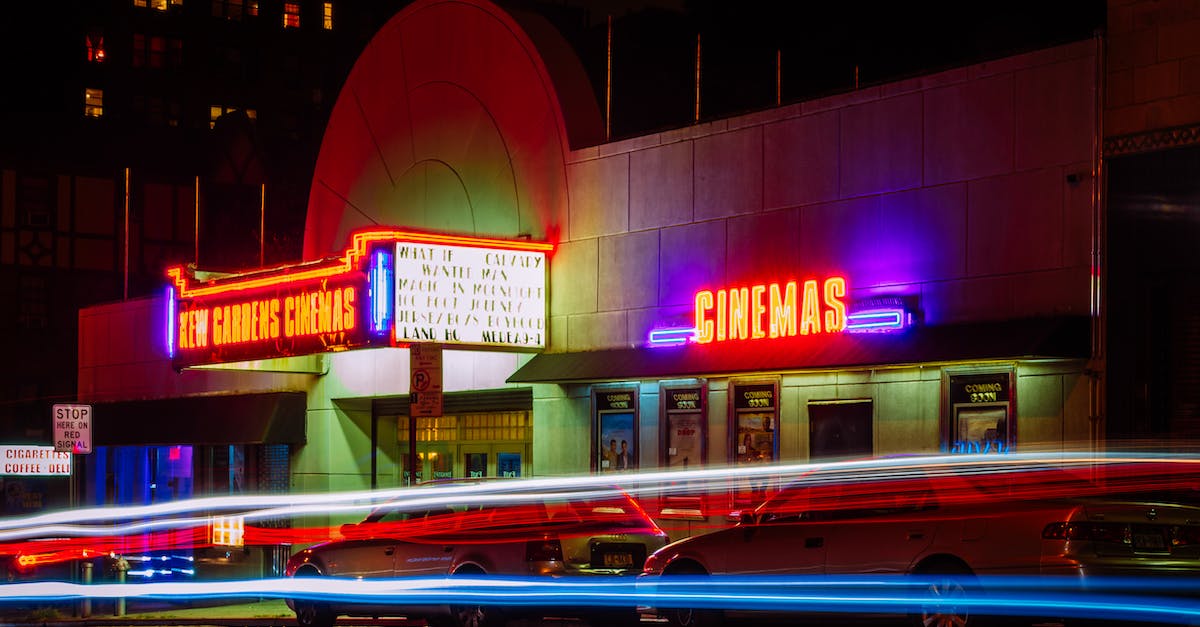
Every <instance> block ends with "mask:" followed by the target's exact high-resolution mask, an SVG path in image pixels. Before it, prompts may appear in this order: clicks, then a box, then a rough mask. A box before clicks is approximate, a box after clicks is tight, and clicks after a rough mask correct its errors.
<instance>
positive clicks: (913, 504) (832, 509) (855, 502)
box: [756, 473, 937, 524]
mask: <svg viewBox="0 0 1200 627" xmlns="http://www.w3.org/2000/svg"><path fill="white" fill-rule="evenodd" d="M936 507H937V498H936V496H935V493H934V490H933V487H932V485H931V483H930V481H929V479H928V478H927V477H925V476H924V475H922V474H920V473H910V474H909V476H907V477H901V478H887V479H882V480H863V479H861V478H850V477H844V476H843V477H839V476H809V477H806V478H804V479H802V480H801V481H798V482H795V483H793V484H791V485H788V486H786V487H785V488H784V489H782V490H780V491H779V492H778V493H776V494H775V496H774V497H772V498H771V499H769V500H768V501H767V502H766V503H764V504H763V505H762V506H760V507H759V509H758V511H757V512H756V514H757V516H756V520H757V521H758V522H759V523H764V524H772V523H788V522H806V521H827V520H846V519H852V518H864V517H873V516H891V515H899V514H906V513H913V512H919V511H924V510H930V509H934V508H936Z"/></svg>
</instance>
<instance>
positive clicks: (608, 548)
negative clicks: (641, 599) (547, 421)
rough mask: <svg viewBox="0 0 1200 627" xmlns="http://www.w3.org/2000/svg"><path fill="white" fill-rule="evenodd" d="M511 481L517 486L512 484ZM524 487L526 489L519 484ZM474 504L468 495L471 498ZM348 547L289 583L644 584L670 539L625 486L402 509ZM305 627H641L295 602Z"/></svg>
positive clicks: (457, 609)
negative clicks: (473, 580)
mask: <svg viewBox="0 0 1200 627" xmlns="http://www.w3.org/2000/svg"><path fill="white" fill-rule="evenodd" d="M506 483H507V482H506ZM514 483H516V482H514ZM464 499H465V497H464ZM341 533H342V536H343V539H339V540H335V541H331V542H326V543H324V544H318V545H315V546H312V547H309V548H307V549H304V550H302V551H300V552H298V553H296V554H295V555H293V556H292V558H291V559H290V560H289V561H288V565H287V569H286V575H287V576H289V577H340V578H351V579H375V578H391V577H418V576H425V577H429V576H448V575H451V576H452V575H468V576H481V575H507V576H539V577H547V578H551V577H585V576H594V575H607V576H619V575H628V576H635V575H637V574H638V573H640V572H641V570H642V565H643V562H644V561H645V559H646V556H647V555H648V554H649V553H652V552H653V551H655V550H657V549H659V548H661V547H663V546H664V545H666V543H667V536H666V534H665V533H663V532H662V530H660V529H659V528H658V526H657V525H656V524H655V523H654V521H652V520H651V519H650V518H649V517H648V516H647V515H646V513H645V512H644V511H643V510H642V508H641V507H639V506H638V504H637V503H636V502H635V501H634V500H633V499H631V498H630V497H629V496H628V495H627V494H625V493H624V492H622V491H620V490H618V489H616V488H608V489H601V490H596V489H594V488H593V489H591V491H590V492H589V493H586V494H579V493H563V494H562V495H556V494H555V493H550V494H547V493H545V492H540V493H539V494H538V495H537V498H536V499H535V500H528V499H527V500H525V501H522V502H519V503H508V504H497V503H495V502H492V503H487V502H484V503H483V504H472V505H455V506H450V507H446V506H439V507H437V508H433V509H428V510H423V509H417V510H414V509H412V508H411V507H408V506H405V504H404V502H403V501H397V502H395V503H391V504H388V505H385V506H383V507H380V508H378V509H376V510H375V511H373V512H371V514H370V515H368V516H367V517H366V519H365V520H363V521H362V522H360V523H357V524H353V525H345V526H343V527H342V530H341ZM288 605H289V606H290V607H291V608H292V609H293V610H294V611H295V612H296V619H297V623H298V624H299V625H300V626H301V627H328V626H330V625H332V624H333V623H334V621H335V620H336V618H337V617H338V616H341V615H350V616H381V615H403V616H407V617H419V618H424V619H426V620H427V621H429V622H430V623H431V624H436V625H447V626H452V627H487V626H494V625H502V624H504V623H505V622H506V621H507V619H509V618H518V617H520V618H531V617H540V614H542V613H546V614H547V615H553V616H568V617H579V618H584V619H587V620H589V622H591V623H592V624H596V625H603V626H608V625H614V626H617V625H630V624H636V623H637V622H638V620H639V615H638V613H637V610H636V608H635V607H627V608H602V607H595V608H579V607H576V608H547V609H540V608H500V607H487V606H481V605H477V604H470V603H464V604H463V605H461V606H448V605H438V606H435V605H418V604H406V603H405V599H403V598H388V600H387V601H386V602H384V603H380V604H375V605H366V604H362V603H334V602H314V601H312V600H304V599H294V600H289V601H288Z"/></svg>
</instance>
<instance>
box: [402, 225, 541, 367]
mask: <svg viewBox="0 0 1200 627" xmlns="http://www.w3.org/2000/svg"><path fill="white" fill-rule="evenodd" d="M396 340H397V341H399V342H443V343H460V344H481V345H488V346H503V347H510V348H528V349H539V348H544V347H545V346H546V252H545V251H544V250H523V249H502V248H479V247H474V246H449V245H434V244H422V243H414V242H400V243H398V244H396Z"/></svg>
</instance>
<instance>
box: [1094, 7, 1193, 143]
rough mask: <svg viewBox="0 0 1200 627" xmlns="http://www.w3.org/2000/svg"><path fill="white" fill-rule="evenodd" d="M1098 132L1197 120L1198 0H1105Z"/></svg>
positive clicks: (1156, 127) (1138, 130)
mask: <svg viewBox="0 0 1200 627" xmlns="http://www.w3.org/2000/svg"><path fill="white" fill-rule="evenodd" d="M1106 52H1107V54H1106V60H1107V67H1106V77H1105V80H1106V85H1105V90H1104V135H1105V136H1106V137H1112V136H1118V135H1129V134H1134V133H1143V132H1147V131H1154V130H1159V129H1165V128H1170V127H1175V126H1186V125H1191V124H1197V123H1200V3H1197V2H1194V1H1193V0H1109V2H1108V40H1107V51H1106Z"/></svg>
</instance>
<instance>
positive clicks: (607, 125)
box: [604, 15, 613, 141]
mask: <svg viewBox="0 0 1200 627" xmlns="http://www.w3.org/2000/svg"><path fill="white" fill-rule="evenodd" d="M612 33H613V29H612V15H609V16H608V53H607V57H608V67H607V69H606V70H605V73H604V141H609V140H611V139H612Z"/></svg>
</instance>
